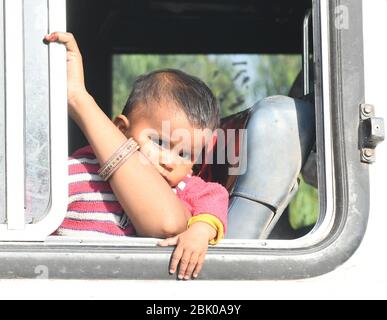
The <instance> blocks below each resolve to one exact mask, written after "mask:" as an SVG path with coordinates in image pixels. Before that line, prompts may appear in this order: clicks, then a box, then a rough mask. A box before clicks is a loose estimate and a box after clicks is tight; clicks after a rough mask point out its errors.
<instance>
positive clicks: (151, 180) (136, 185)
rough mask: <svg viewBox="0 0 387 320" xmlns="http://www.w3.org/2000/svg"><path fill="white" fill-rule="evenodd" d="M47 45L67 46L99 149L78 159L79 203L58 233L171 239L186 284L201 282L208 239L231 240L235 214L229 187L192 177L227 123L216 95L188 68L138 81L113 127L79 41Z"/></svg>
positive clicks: (74, 107)
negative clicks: (89, 83) (87, 79)
mask: <svg viewBox="0 0 387 320" xmlns="http://www.w3.org/2000/svg"><path fill="white" fill-rule="evenodd" d="M45 40H46V41H47V42H59V43H62V44H64V45H65V46H66V49H67V68H68V71H67V72H68V105H69V114H70V116H71V117H72V119H73V120H74V121H75V122H76V123H77V124H78V126H79V127H80V128H81V129H82V131H83V133H84V134H85V136H86V137H87V139H88V141H89V143H90V145H91V147H86V148H83V149H81V150H79V151H77V152H76V153H75V154H74V155H73V158H72V159H71V160H70V178H71V179H72V180H71V181H70V203H69V207H68V214H67V216H66V219H65V221H64V222H63V224H62V225H61V227H60V228H59V229H58V231H57V234H59V235H75V234H76V235H79V232H82V234H83V235H88V234H93V233H94V234H95V233H96V232H97V233H101V232H102V233H105V234H108V235H110V236H127V235H134V234H135V233H136V234H137V235H139V236H146V237H159V238H167V239H166V240H164V241H162V242H161V243H160V245H161V246H171V245H176V248H175V250H174V253H173V256H172V260H171V264H170V272H171V273H174V272H175V271H176V269H177V266H178V264H179V263H180V268H179V279H187V280H188V279H190V278H191V276H193V277H194V278H196V277H197V276H198V274H199V272H200V270H201V268H202V265H203V262H204V258H205V254H206V251H207V246H208V242H209V241H210V242H211V243H216V242H218V241H219V240H220V239H221V238H222V237H223V233H224V231H225V228H226V215H227V208H228V192H227V191H226V190H225V189H224V188H223V187H222V186H220V185H219V184H214V183H206V182H204V181H203V180H201V179H200V178H198V177H192V176H191V173H192V166H193V164H194V163H195V162H196V160H197V159H198V156H199V155H200V153H201V151H202V150H203V146H204V145H207V144H208V143H209V142H210V141H211V138H212V135H209V134H208V130H209V129H211V130H214V129H216V127H217V125H218V122H219V108H218V105H217V102H216V99H215V98H214V96H213V94H212V93H211V91H210V90H209V89H208V87H207V86H206V85H205V84H204V83H203V82H202V81H200V80H199V79H197V78H194V77H191V76H188V75H186V74H185V73H183V72H181V71H177V70H164V71H158V72H153V73H151V74H149V75H146V76H143V77H140V78H139V79H138V80H137V81H136V84H135V86H134V89H133V91H132V93H131V95H130V97H129V100H128V103H127V105H126V106H125V109H124V111H123V114H122V115H120V116H118V117H117V118H116V119H115V121H114V124H113V123H112V122H111V121H110V119H108V118H107V117H106V115H105V114H104V113H103V112H102V111H101V110H100V108H99V107H98V106H97V104H96V103H95V101H94V99H93V98H92V97H91V96H90V95H89V94H88V93H87V91H86V88H85V85H84V78H83V66H82V57H81V55H80V52H79V49H78V47H77V44H76V41H75V39H74V37H73V36H72V35H71V34H68V33H59V32H56V33H53V34H51V35H47V36H46V37H45ZM165 128H167V129H165ZM176 132H178V134H176ZM137 147H138V148H139V149H140V150H139V151H136V150H137V149H136V148H137ZM125 150H126V151H125ZM122 158H125V161H124V160H122ZM98 163H100V164H101V166H102V171H101V169H100V167H99V165H98ZM117 163H119V165H117ZM114 170H115V171H114ZM113 171H114V173H113ZM97 173H100V175H101V176H102V177H103V178H106V179H109V183H110V184H108V183H106V182H104V181H103V180H102V179H101V177H98V175H97ZM111 191H113V192H114V194H113V192H111ZM117 200H118V201H117ZM90 206H91V207H92V208H91V207H90ZM127 217H128V218H129V221H128V219H127ZM187 225H188V229H187Z"/></svg>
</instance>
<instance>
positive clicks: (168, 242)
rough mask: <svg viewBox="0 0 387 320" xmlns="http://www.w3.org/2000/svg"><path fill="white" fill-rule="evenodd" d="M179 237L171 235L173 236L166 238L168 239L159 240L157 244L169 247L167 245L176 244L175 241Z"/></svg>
mask: <svg viewBox="0 0 387 320" xmlns="http://www.w3.org/2000/svg"><path fill="white" fill-rule="evenodd" d="M178 239H179V237H178V236H176V237H173V238H168V239H165V240H163V241H160V242H159V243H158V245H159V246H160V247H169V246H175V245H177V241H178Z"/></svg>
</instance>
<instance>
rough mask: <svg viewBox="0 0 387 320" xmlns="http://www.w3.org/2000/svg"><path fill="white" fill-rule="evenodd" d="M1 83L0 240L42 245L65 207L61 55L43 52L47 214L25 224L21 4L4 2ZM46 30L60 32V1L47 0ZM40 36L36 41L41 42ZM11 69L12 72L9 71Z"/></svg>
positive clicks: (56, 49)
mask: <svg viewBox="0 0 387 320" xmlns="http://www.w3.org/2000/svg"><path fill="white" fill-rule="evenodd" d="M4 1H5V2H4V4H5V5H4V8H5V28H4V29H5V47H6V48H5V81H6V85H5V86H6V123H5V125H6V142H5V143H6V214H7V223H5V224H2V225H0V240H1V241H44V240H45V239H46V238H47V236H49V235H50V234H51V233H52V232H54V231H55V230H56V229H57V228H58V226H59V225H60V224H61V222H62V221H63V219H64V217H65V214H66V205H67V189H68V185H67V166H66V164H67V147H66V146H67V122H66V121H64V119H66V118H67V103H66V102H67V88H66V81H67V75H66V63H65V61H66V52H65V49H64V47H63V46H60V45H58V44H51V45H50V47H49V70H50V71H49V72H50V88H49V95H50V123H49V124H47V125H49V126H50V128H52V127H55V130H51V129H50V149H51V152H50V158H51V189H52V190H55V192H52V193H51V198H50V211H49V213H48V214H47V216H46V217H45V218H44V219H42V220H41V221H39V222H38V223H35V224H25V208H24V207H25V199H24V197H25V196H24V195H25V187H24V180H25V177H24V173H25V170H24V161H25V159H24V119H23V116H21V115H24V30H23V28H24V27H23V0H4ZM47 6H48V10H49V24H48V25H49V30H47V31H48V32H53V31H57V30H65V29H66V15H65V12H66V2H65V0H48V1H47ZM43 36H44V35H42V40H43ZM11 70H12V71H11Z"/></svg>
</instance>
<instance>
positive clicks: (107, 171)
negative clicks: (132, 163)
mask: <svg viewBox="0 0 387 320" xmlns="http://www.w3.org/2000/svg"><path fill="white" fill-rule="evenodd" d="M139 148H140V147H139V145H138V144H137V142H136V141H135V140H134V139H133V138H130V139H128V140H127V141H126V142H125V143H124V144H123V145H122V146H121V147H119V148H118V149H117V151H116V152H114V153H113V155H112V156H111V157H110V158H109V160H108V161H106V163H105V164H104V165H103V166H102V167H101V168H100V169H99V170H98V174H99V175H100V177H101V178H102V179H103V180H104V181H108V180H109V179H110V177H111V176H112V175H113V173H114V172H116V171H117V170H118V169H119V168H120V167H121V166H122V165H123V164H124V163H125V161H126V160H128V159H129V158H130V157H131V156H132V155H133V154H134V153H135V152H136V151H137V150H138V149H139Z"/></svg>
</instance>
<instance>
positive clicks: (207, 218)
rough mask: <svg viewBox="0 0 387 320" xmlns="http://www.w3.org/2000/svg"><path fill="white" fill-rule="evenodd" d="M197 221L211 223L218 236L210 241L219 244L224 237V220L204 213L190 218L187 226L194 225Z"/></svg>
mask: <svg viewBox="0 0 387 320" xmlns="http://www.w3.org/2000/svg"><path fill="white" fill-rule="evenodd" d="M196 222H204V223H207V224H209V225H210V226H211V227H213V228H214V229H215V230H216V237H215V238H214V239H212V240H211V241H210V242H209V243H210V244H212V245H214V244H218V243H219V241H220V240H222V239H223V237H224V229H223V224H222V222H221V221H220V220H219V219H218V218H217V217H215V216H213V215H212V214H207V213H202V214H199V215H197V216H194V217H192V218H190V219H189V220H188V225H187V228H189V227H190V226H191V225H193V224H194V223H196Z"/></svg>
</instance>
